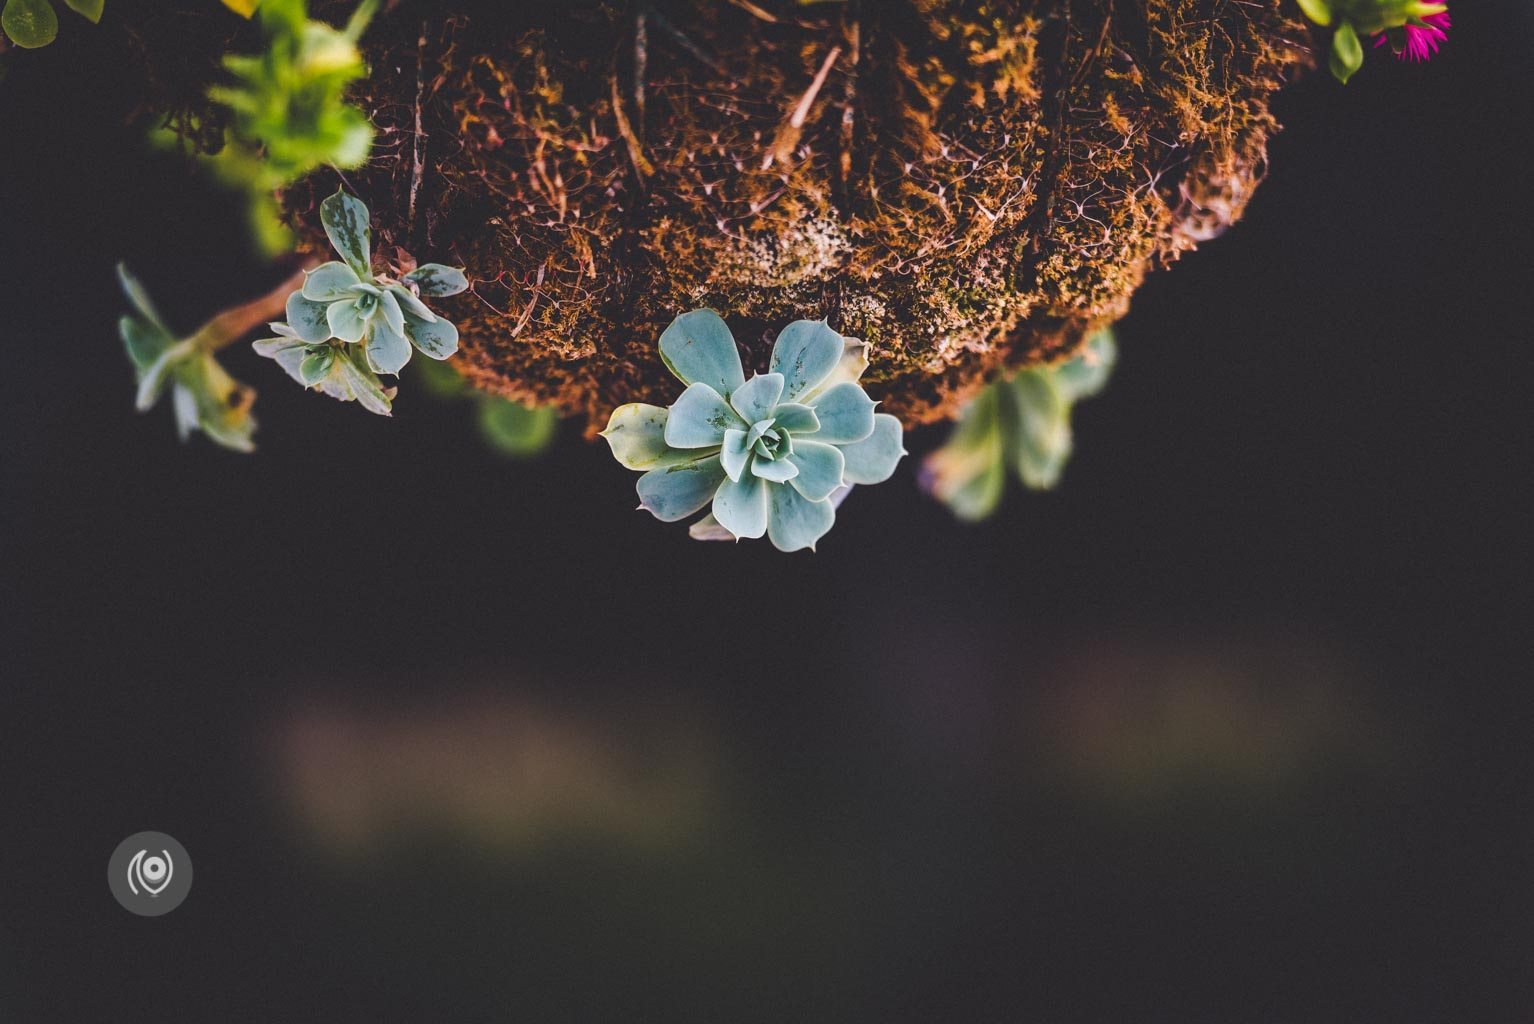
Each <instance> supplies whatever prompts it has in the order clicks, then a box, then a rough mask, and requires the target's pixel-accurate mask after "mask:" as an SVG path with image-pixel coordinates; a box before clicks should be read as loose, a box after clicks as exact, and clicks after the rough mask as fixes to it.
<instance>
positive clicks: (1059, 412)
mask: <svg viewBox="0 0 1534 1024" xmlns="http://www.w3.org/2000/svg"><path fill="white" fill-rule="evenodd" d="M1010 395H1011V397H1012V399H1013V400H1014V402H1015V403H1016V404H1015V414H1016V418H1017V419H1016V426H1015V432H1014V434H1015V436H1013V438H1012V439H1011V440H1012V445H1013V448H1012V462H1013V468H1014V469H1016V471H1017V475H1018V476H1019V477H1020V478H1021V479H1022V481H1023V483H1024V484H1025V485H1027V486H1028V487H1030V488H1032V489H1033V490H1036V491H1043V490H1049V489H1050V488H1052V487H1054V486H1055V484H1057V483H1059V482H1060V473H1061V471H1062V470H1064V468H1065V463H1066V460H1067V459H1069V458H1070V454H1071V407H1070V404H1069V403H1067V402H1066V401H1065V400H1064V399H1063V398H1062V397H1061V395H1060V392H1059V390H1058V389H1057V388H1056V387H1055V382H1054V381H1053V380H1052V379H1051V378H1050V375H1049V373H1048V372H1046V371H1037V370H1024V371H1023V372H1022V373H1019V374H1018V375H1017V376H1016V377H1014V378H1013V379H1012V383H1011V386H1010Z"/></svg>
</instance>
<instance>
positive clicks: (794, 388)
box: [768, 320, 845, 402]
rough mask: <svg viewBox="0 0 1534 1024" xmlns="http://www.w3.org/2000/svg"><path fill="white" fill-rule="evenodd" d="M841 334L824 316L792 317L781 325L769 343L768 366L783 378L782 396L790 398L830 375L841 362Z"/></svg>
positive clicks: (842, 348) (797, 396)
mask: <svg viewBox="0 0 1534 1024" xmlns="http://www.w3.org/2000/svg"><path fill="white" fill-rule="evenodd" d="M844 349H845V345H844V344H843V341H842V336H841V335H840V334H837V333H836V332H835V331H833V330H831V326H830V325H829V324H827V323H826V322H825V321H824V320H796V321H794V322H793V323H791V324H789V325H788V326H787V327H785V328H783V330H782V331H781V332H779V334H778V340H777V341H776V342H775V343H774V344H773V346H772V361H771V362H770V363H769V364H768V369H769V370H771V371H772V372H774V373H781V374H782V375H783V378H784V380H785V382H786V385H785V387H784V390H783V400H784V401H786V402H792V401H795V400H796V399H798V398H799V396H800V395H802V394H804V393H805V392H806V391H809V390H811V389H812V388H814V387H816V386H817V385H818V384H820V383H821V382H822V381H823V380H825V379H826V378H827V377H828V376H830V375H831V371H832V370H834V369H836V367H837V364H838V363H840V362H841V359H842V353H843V351H844Z"/></svg>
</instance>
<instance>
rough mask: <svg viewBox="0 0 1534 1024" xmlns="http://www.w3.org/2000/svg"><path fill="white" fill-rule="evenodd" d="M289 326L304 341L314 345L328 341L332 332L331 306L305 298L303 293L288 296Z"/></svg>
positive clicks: (298, 292)
mask: <svg viewBox="0 0 1534 1024" xmlns="http://www.w3.org/2000/svg"><path fill="white" fill-rule="evenodd" d="M287 317H288V326H289V327H290V328H292V330H293V332H294V333H295V334H297V335H298V336H299V337H300V338H302V339H303V340H305V341H307V342H310V343H312V344H316V345H317V344H319V343H320V342H322V341H328V340H329V339H330V338H331V337H332V332H331V330H330V305H329V303H325V302H314V301H311V300H309V299H306V298H304V293H303V292H301V291H297V292H294V293H293V294H292V295H289V296H288V305H287Z"/></svg>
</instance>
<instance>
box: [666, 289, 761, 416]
mask: <svg viewBox="0 0 1534 1024" xmlns="http://www.w3.org/2000/svg"><path fill="white" fill-rule="evenodd" d="M660 357H661V361H662V362H664V363H665V364H666V369H668V370H670V371H671V373H672V374H673V375H674V376H675V377H676V378H677V379H678V380H680V381H681V382H682V383H683V384H688V385H691V384H707V385H708V386H709V387H711V388H713V389H714V390H715V391H716V392H718V393H719V394H720V395H722V396H724V397H725V398H729V397H730V395H731V394H732V393H734V391H735V389H736V388H738V387H740V386H741V385H742V384H744V383H745V382H746V373H745V370H743V369H742V368H741V365H740V352H739V350H738V349H736V347H735V337H734V335H732V334H731V333H730V329H729V328H728V327H726V326H725V323H724V320H723V319H722V318H721V317H720V316H719V314H718V313H715V312H714V311H713V310H711V309H698V310H694V311H693V312H691V313H683V314H682V315H681V316H679V317H677V318H676V319H675V320H673V321H671V325H670V326H669V327H667V328H666V329H665V331H663V332H662V333H661V336H660Z"/></svg>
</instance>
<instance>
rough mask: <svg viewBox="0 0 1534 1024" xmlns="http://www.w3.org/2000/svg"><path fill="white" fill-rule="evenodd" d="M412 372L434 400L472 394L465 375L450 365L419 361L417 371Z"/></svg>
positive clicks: (433, 360) (429, 360)
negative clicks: (464, 377)
mask: <svg viewBox="0 0 1534 1024" xmlns="http://www.w3.org/2000/svg"><path fill="white" fill-rule="evenodd" d="M410 372H411V373H412V374H414V375H415V379H417V380H418V381H420V383H421V385H422V386H423V387H424V388H425V389H426V393H427V394H429V395H431V396H432V397H433V398H463V397H465V396H466V395H468V394H469V392H470V388H469V382H468V381H466V380H464V379H463V374H461V373H459V372H458V371H457V370H455V369H453V367H452V366H451V365H449V364H448V363H441V362H438V361H437V360H435V359H418V360H416V362H415V369H414V370H411V371H410Z"/></svg>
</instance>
